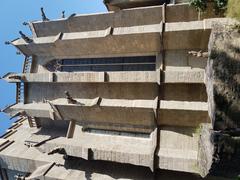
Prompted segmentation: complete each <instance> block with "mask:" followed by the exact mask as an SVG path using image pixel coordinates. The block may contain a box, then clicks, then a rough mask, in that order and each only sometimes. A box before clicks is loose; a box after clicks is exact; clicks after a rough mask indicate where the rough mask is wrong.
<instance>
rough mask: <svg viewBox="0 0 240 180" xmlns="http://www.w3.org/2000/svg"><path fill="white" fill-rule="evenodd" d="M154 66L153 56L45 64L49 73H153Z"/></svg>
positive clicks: (55, 61) (76, 60) (63, 60)
mask: <svg viewBox="0 0 240 180" xmlns="http://www.w3.org/2000/svg"><path fill="white" fill-rule="evenodd" d="M155 66H156V57H155V56H135V57H111V58H80V59H61V60H53V61H50V62H49V63H48V64H46V68H47V69H48V70H49V71H51V72H56V71H60V72H79V71H155Z"/></svg>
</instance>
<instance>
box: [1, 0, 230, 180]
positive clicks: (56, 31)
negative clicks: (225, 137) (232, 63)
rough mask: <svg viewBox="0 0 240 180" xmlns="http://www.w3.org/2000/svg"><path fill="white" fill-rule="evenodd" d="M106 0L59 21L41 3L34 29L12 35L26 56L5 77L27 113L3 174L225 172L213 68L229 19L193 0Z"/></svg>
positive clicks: (6, 147) (11, 133)
mask: <svg viewBox="0 0 240 180" xmlns="http://www.w3.org/2000/svg"><path fill="white" fill-rule="evenodd" d="M104 3H105V5H106V7H107V9H108V12H106V13H98V14H89V15H81V14H72V15H70V16H68V17H65V16H64V14H63V17H62V18H61V19H56V20H50V19H48V18H47V16H46V15H45V12H44V10H43V9H41V11H42V19H41V20H39V21H33V22H32V21H31V22H28V23H27V24H28V25H29V27H30V29H31V32H32V37H28V36H26V35H25V34H24V32H20V36H21V37H20V38H18V39H15V40H13V41H11V42H8V44H11V45H13V46H15V47H16V48H17V49H18V51H20V52H21V54H23V55H24V56H25V60H24V65H23V70H22V72H21V73H7V74H6V75H4V77H3V79H4V80H6V81H8V82H9V83H15V84H16V102H14V103H13V104H12V105H10V106H8V107H6V108H4V109H2V111H3V112H5V113H7V114H9V116H10V117H11V118H17V120H16V122H15V123H14V124H13V125H12V127H10V128H9V129H8V130H7V132H6V133H5V134H4V135H2V136H1V138H0V168H1V173H0V174H1V178H2V180H8V179H19V180H20V179H22V180H23V179H26V180H30V179H36V180H38V179H39V180H40V179H45V180H52V179H60V180H65V179H69V180H73V179H76V180H79V179H86V180H105V179H106V180H113V179H124V180H125V179H126V180H127V179H142V180H145V179H146V180H148V179H163V180H165V179H166V180H167V179H171V178H170V177H172V179H176V178H178V179H181V178H182V179H188V178H187V177H188V176H189V177H190V178H189V179H200V177H201V176H202V177H206V176H207V178H208V179H215V177H213V176H212V174H211V173H210V172H211V169H212V164H214V160H213V159H214V158H212V159H211V157H209V156H208V155H210V154H211V152H210V150H212V151H213V149H210V150H209V149H208V148H207V146H209V144H210V143H211V142H210V140H208V139H207V137H206V136H207V135H206V134H205V135H204V136H203V135H202V133H203V131H206V129H211V126H212V123H211V118H210V117H209V112H208V111H209V110H208V109H209V107H208V106H209V103H208V94H207V90H206V85H205V82H206V79H207V78H206V71H205V69H206V66H207V61H208V55H209V53H208V42H209V37H210V34H211V30H212V28H213V25H214V24H215V23H216V22H221V23H227V22H228V21H229V19H226V18H222V17H220V16H217V15H215V14H214V12H212V10H207V12H206V13H204V14H201V15H199V13H198V12H197V11H196V10H195V9H194V8H192V7H190V6H189V4H188V1H186V0H169V1H164V0H122V1H121V0H105V1H104ZM46 14H47V13H46ZM208 132H210V131H208ZM209 136H210V135H209ZM208 150H209V151H208ZM209 174H211V175H210V176H209ZM174 177H175V178H174ZM184 177H185V178H184ZM217 179H221V178H217Z"/></svg>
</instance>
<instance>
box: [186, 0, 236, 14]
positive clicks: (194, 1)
mask: <svg viewBox="0 0 240 180" xmlns="http://www.w3.org/2000/svg"><path fill="white" fill-rule="evenodd" d="M233 1H234V0H233ZM237 1H239V0H237ZM189 2H190V5H192V6H193V7H195V8H196V9H197V10H198V11H199V12H204V11H205V10H206V9H207V6H208V3H210V2H213V3H214V6H213V7H214V11H215V13H216V14H219V13H224V12H225V11H226V9H227V4H228V0H212V1H209V0H189Z"/></svg>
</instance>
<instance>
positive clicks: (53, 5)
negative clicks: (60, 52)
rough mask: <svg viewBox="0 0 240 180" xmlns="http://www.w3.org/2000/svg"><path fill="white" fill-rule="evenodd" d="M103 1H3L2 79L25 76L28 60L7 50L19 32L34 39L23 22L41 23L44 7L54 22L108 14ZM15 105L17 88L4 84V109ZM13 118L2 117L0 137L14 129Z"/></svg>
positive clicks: (0, 97) (0, 101) (0, 92)
mask: <svg viewBox="0 0 240 180" xmlns="http://www.w3.org/2000/svg"><path fill="white" fill-rule="evenodd" d="M102 1H103V0H1V6H0V22H1V26H0V52H1V53H0V61H1V63H0V76H3V75H4V74H5V73H7V72H21V69H22V63H23V59H24V57H23V56H21V55H16V51H17V50H16V49H15V48H14V47H12V46H6V45H5V44H4V42H5V41H10V40H13V39H15V38H17V37H19V34H18V31H19V30H21V31H23V32H24V33H26V34H28V35H30V32H29V29H28V27H27V26H23V25H22V23H23V22H28V21H33V20H40V19H41V13H40V8H41V7H44V10H45V13H46V15H47V17H48V18H50V19H57V18H59V17H61V12H62V11H63V10H65V15H66V16H68V15H71V14H72V13H77V14H86V13H95V12H106V8H105V6H104V4H103V3H102ZM14 102H15V84H8V83H6V82H4V81H3V80H0V108H1V109H2V108H4V107H5V106H6V105H10V104H12V103H14ZM11 123H12V122H11V121H10V120H9V117H8V116H7V115H5V114H3V113H0V134H2V133H3V132H4V131H5V130H6V129H7V128H8V127H9V126H10V125H11Z"/></svg>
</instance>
